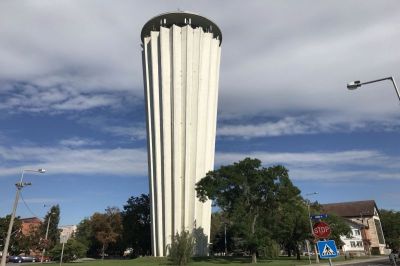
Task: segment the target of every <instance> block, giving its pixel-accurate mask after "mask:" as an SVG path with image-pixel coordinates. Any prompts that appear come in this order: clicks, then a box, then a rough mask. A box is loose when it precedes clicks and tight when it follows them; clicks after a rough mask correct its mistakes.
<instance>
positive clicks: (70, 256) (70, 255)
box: [50, 238, 87, 262]
mask: <svg viewBox="0 0 400 266" xmlns="http://www.w3.org/2000/svg"><path fill="white" fill-rule="evenodd" d="M61 249H62V245H61V244H57V245H56V246H55V247H54V248H53V249H52V250H51V251H50V256H51V257H52V258H53V260H56V261H59V260H60V259H61ZM86 251H87V247H86V246H85V245H84V244H82V243H81V242H79V241H78V240H75V239H73V238H71V239H69V240H68V242H67V243H66V244H65V246H64V254H63V262H69V261H72V260H76V259H79V258H82V257H84V256H85V255H86Z"/></svg>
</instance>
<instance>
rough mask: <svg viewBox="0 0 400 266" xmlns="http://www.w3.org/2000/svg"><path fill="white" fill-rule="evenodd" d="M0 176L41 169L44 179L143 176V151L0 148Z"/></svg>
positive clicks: (145, 156) (145, 168) (145, 163)
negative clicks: (60, 175)
mask: <svg viewBox="0 0 400 266" xmlns="http://www.w3.org/2000/svg"><path fill="white" fill-rule="evenodd" d="M0 158H1V159H2V160H3V161H4V162H7V165H8V166H5V164H3V165H1V166H0V176H7V175H13V174H17V173H20V171H21V170H22V169H36V168H44V169H46V170H47V173H46V174H47V175H56V174H83V175H85V174H88V175H90V174H100V175H128V176H135V175H139V176H143V175H146V174H147V152H146V150H144V149H122V148H116V149H88V148H68V147H55V148H44V147H36V146H33V147H11V148H7V147H0Z"/></svg>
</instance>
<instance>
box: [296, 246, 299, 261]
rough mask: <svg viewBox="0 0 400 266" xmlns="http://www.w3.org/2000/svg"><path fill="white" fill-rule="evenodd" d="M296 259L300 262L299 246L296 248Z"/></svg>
mask: <svg viewBox="0 0 400 266" xmlns="http://www.w3.org/2000/svg"><path fill="white" fill-rule="evenodd" d="M296 259H297V260H300V250H299V246H297V247H296Z"/></svg>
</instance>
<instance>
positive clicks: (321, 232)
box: [313, 222, 331, 239]
mask: <svg viewBox="0 0 400 266" xmlns="http://www.w3.org/2000/svg"><path fill="white" fill-rule="evenodd" d="M313 234H314V236H316V237H318V238H325V239H326V238H328V237H329V236H330V235H331V228H330V227H329V224H327V223H324V222H318V223H316V224H314V226H313Z"/></svg>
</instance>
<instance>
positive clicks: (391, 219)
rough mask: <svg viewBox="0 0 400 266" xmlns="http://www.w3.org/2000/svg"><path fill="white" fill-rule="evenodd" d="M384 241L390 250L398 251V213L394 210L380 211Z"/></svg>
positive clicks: (399, 229)
mask: <svg viewBox="0 0 400 266" xmlns="http://www.w3.org/2000/svg"><path fill="white" fill-rule="evenodd" d="M380 219H381V223H382V229H383V233H384V235H385V241H386V243H387V244H388V245H389V247H390V248H391V249H394V250H399V249H400V212H399V211H394V210H384V209H381V210H380Z"/></svg>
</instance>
